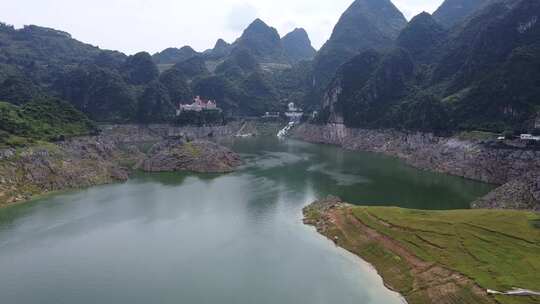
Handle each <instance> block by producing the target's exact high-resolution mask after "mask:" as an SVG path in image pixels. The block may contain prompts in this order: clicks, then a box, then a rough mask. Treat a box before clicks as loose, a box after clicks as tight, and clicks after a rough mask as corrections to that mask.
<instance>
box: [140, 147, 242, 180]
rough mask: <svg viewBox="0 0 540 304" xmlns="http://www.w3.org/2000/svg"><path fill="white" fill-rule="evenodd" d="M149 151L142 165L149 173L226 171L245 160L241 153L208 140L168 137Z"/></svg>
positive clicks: (231, 169) (232, 169)
mask: <svg viewBox="0 0 540 304" xmlns="http://www.w3.org/2000/svg"><path fill="white" fill-rule="evenodd" d="M148 154H149V156H148V158H147V159H146V160H145V161H144V162H143V163H142V166H141V169H143V170H144V171H147V172H173V171H191V172H198V173H227V172H231V171H234V169H235V168H236V167H238V166H239V165H240V164H241V163H242V162H241V160H240V156H239V155H238V154H236V153H234V152H232V151H231V150H229V149H227V148H225V147H223V146H221V145H218V144H216V143H213V142H209V141H194V142H186V141H184V140H168V141H164V142H161V143H159V144H157V145H155V146H154V147H153V148H152V149H151V150H150V152H149V153H148Z"/></svg>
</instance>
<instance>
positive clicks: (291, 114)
mask: <svg viewBox="0 0 540 304" xmlns="http://www.w3.org/2000/svg"><path fill="white" fill-rule="evenodd" d="M288 108H289V109H288V111H287V112H285V116H287V117H288V118H289V120H290V121H295V122H299V121H300V120H301V119H302V116H304V112H303V111H302V109H299V108H297V107H296V105H295V104H294V102H291V103H289V105H288Z"/></svg>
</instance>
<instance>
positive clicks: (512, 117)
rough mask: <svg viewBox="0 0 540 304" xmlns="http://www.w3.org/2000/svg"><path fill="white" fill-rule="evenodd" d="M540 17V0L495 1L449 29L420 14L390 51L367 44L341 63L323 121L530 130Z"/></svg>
mask: <svg viewBox="0 0 540 304" xmlns="http://www.w3.org/2000/svg"><path fill="white" fill-rule="evenodd" d="M447 1H449V2H453V0H447ZM539 16H540V2H539V1H536V0H518V1H505V0H501V1H494V2H492V3H490V4H489V5H487V6H485V7H483V8H481V9H479V10H478V11H476V12H474V13H473V14H472V15H470V17H468V18H466V19H463V21H462V22H461V23H458V24H456V26H454V27H453V28H452V30H450V31H447V30H445V29H444V28H443V26H442V25H440V24H438V23H437V22H436V21H435V19H434V18H432V17H431V16H430V15H429V14H427V13H422V14H420V15H418V16H416V17H415V18H413V19H412V20H411V22H409V24H408V25H407V27H406V28H405V29H404V30H403V31H402V32H401V33H400V35H399V36H398V38H397V40H396V43H395V47H394V49H393V50H387V51H369V50H368V51H366V52H364V53H362V54H360V55H358V56H356V57H354V58H353V59H352V60H351V61H349V62H348V63H346V64H344V65H343V66H342V67H341V68H340V69H339V71H338V73H337V75H336V76H335V78H334V80H333V81H332V83H331V85H330V86H329V87H328V88H327V90H326V91H325V95H324V96H325V97H324V100H323V111H322V116H321V119H322V120H323V121H327V122H343V123H345V124H346V125H348V126H350V127H361V128H403V129H408V130H411V129H412V130H423V131H426V130H430V131H436V132H452V131H458V130H486V131H493V132H502V131H504V130H526V129H530V128H532V127H533V126H534V121H535V120H536V119H537V118H538V117H540V102H539V99H538V96H540V24H539V18H538V17H539Z"/></svg>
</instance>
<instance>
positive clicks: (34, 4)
mask: <svg viewBox="0 0 540 304" xmlns="http://www.w3.org/2000/svg"><path fill="white" fill-rule="evenodd" d="M393 1H394V3H395V4H396V6H397V7H398V8H399V9H400V10H402V11H403V12H404V14H405V15H406V17H407V18H411V17H412V16H413V15H416V14H418V13H420V12H421V11H424V10H425V11H428V12H432V11H433V10H435V9H436V8H437V7H438V6H439V5H440V3H441V2H442V0H393ZM351 3H352V0H332V1H328V0H197V1H193V0H93V1H87V0H17V1H0V21H3V22H6V23H9V24H14V25H15V26H17V27H20V26H22V25H24V24H36V25H41V26H48V27H53V28H56V29H60V30H64V31H66V32H69V33H71V34H72V35H73V36H74V37H75V38H76V39H79V40H81V41H84V42H87V43H91V44H94V45H98V46H100V47H102V48H106V49H114V50H120V51H123V52H126V53H129V54H132V53H135V52H138V51H143V50H144V51H149V52H151V53H152V52H156V51H159V50H162V49H164V48H167V47H171V46H172V47H179V46H183V45H188V44H189V45H191V46H193V47H194V48H195V49H197V50H204V49H206V48H210V47H212V46H213V45H214V43H215V41H216V40H217V39H218V38H224V39H225V40H227V41H229V42H232V41H234V40H235V39H236V38H237V37H238V36H239V35H240V34H241V32H242V30H243V28H245V26H247V24H249V23H250V22H251V21H252V20H253V19H255V18H256V17H259V18H261V19H263V20H264V21H265V22H267V23H268V24H269V25H272V26H274V27H276V28H277V29H278V31H279V32H280V34H281V35H284V34H286V33H287V32H289V31H291V30H292V29H294V28H295V27H304V28H305V29H306V30H307V31H308V33H309V35H310V37H311V40H312V42H313V44H314V46H315V47H316V48H319V47H320V46H321V45H322V44H323V43H324V42H325V41H326V40H327V39H328V38H329V36H330V34H331V32H332V29H333V27H334V25H335V23H336V22H337V20H338V19H339V17H340V15H341V14H342V13H343V11H345V9H346V8H347V7H348V6H349V5H350V4H351Z"/></svg>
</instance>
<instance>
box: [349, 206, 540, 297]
mask: <svg viewBox="0 0 540 304" xmlns="http://www.w3.org/2000/svg"><path fill="white" fill-rule="evenodd" d="M353 214H354V216H355V217H356V218H358V219H359V220H361V221H362V222H363V223H364V224H366V225H368V226H369V227H371V228H373V229H375V230H377V231H379V232H382V233H383V234H385V235H387V236H389V237H391V238H392V239H394V240H397V241H399V242H400V243H401V244H402V245H403V246H405V247H406V248H407V249H409V250H410V251H412V252H413V253H414V254H415V255H416V256H418V257H419V258H421V259H422V260H424V261H429V262H436V263H439V264H441V265H444V266H446V267H448V268H450V269H453V270H457V271H458V272H460V273H462V274H464V275H466V276H468V277H470V278H471V279H473V280H474V281H475V282H476V283H478V284H479V285H480V286H482V287H484V288H489V289H495V290H503V291H506V290H510V289H512V288H514V287H520V288H527V289H532V290H538V289H540V229H538V228H537V227H535V224H538V221H539V220H540V216H539V215H538V214H534V213H527V212H519V211H492V210H464V211H444V212H440V211H437V212H430V211H418V210H405V209H399V208H365V207H358V208H354V210H353ZM497 300H498V301H499V302H501V303H540V302H539V301H540V299H536V301H535V299H531V298H511V297H507V296H499V297H497Z"/></svg>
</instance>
